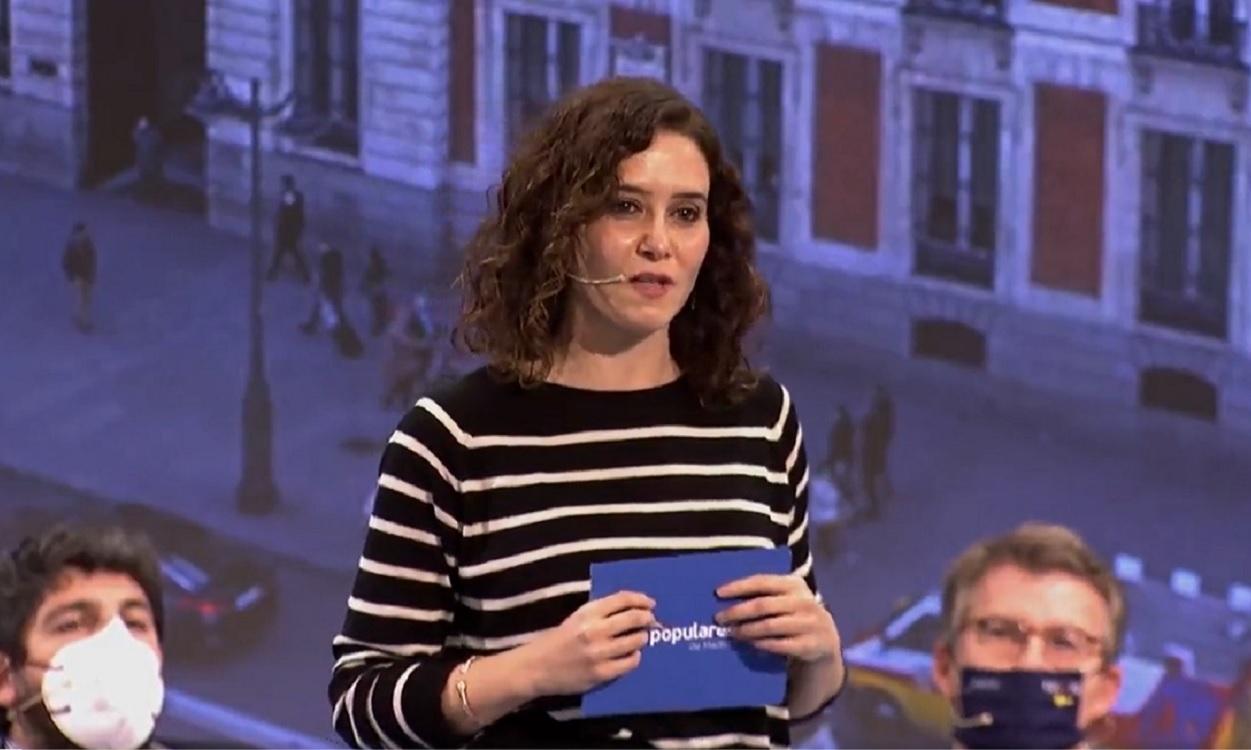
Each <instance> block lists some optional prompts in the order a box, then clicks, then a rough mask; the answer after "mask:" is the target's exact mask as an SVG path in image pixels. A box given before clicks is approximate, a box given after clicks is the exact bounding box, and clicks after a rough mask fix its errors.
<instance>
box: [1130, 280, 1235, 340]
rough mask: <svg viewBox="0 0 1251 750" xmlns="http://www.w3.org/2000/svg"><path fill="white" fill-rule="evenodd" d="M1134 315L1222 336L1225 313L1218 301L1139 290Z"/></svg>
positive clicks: (1173, 293)
mask: <svg viewBox="0 0 1251 750" xmlns="http://www.w3.org/2000/svg"><path fill="white" fill-rule="evenodd" d="M1138 317H1139V319H1140V320H1142V321H1143V322H1144V323H1154V324H1156V325H1161V326H1166V327H1168V328H1173V329H1175V330H1179V331H1185V332H1187V333H1198V334H1201V335H1204V336H1211V337H1213V338H1217V339H1223V338H1225V336H1226V332H1227V329H1228V317H1229V316H1228V313H1227V311H1226V307H1225V305H1224V304H1222V303H1220V302H1216V301H1213V300H1208V299H1203V298H1197V297H1188V296H1184V295H1181V294H1178V293H1176V292H1167V291H1162V290H1159V289H1143V290H1142V294H1141V297H1140V299H1139V307H1138Z"/></svg>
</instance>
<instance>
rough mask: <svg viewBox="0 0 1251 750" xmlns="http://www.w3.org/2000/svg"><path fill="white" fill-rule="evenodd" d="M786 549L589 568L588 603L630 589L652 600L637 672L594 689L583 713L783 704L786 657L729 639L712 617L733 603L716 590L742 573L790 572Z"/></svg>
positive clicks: (604, 714)
mask: <svg viewBox="0 0 1251 750" xmlns="http://www.w3.org/2000/svg"><path fill="white" fill-rule="evenodd" d="M790 564H791V555H790V550H789V549H787V548H785V547H779V548H776V549H750V550H733V551H727V552H701V553H696V554H685V555H676V556H672V557H656V558H647V559H641V560H623V561H621V562H612V563H601V564H595V565H592V566H591V598H593V599H595V598H599V597H602V596H608V595H610V594H615V593H616V592H618V591H622V590H629V591H638V592H640V593H643V594H647V595H648V596H650V597H651V598H652V599H655V600H656V610H655V611H656V619H657V620H659V621H660V622H661V624H662V625H663V626H664V627H662V628H657V629H654V630H652V631H651V632H650V633H649V636H648V645H647V646H645V647H644V648H643V659H642V661H641V663H640V664H639V666H638V668H637V669H635V670H634V671H633V672H630V673H629V674H626V675H624V676H622V677H620V678H618V679H616V680H613V681H612V682H608V683H605V684H603V685H599V686H598V687H596V688H593V689H592V690H591V691H590V692H588V693H586V695H584V696H583V698H582V713H583V715H584V716H610V715H616V714H635V713H667V712H673V711H701V710H704V709H711V708H734V707H742V706H765V705H778V704H781V703H782V702H783V701H784V700H785V697H786V659H785V657H782V656H779V655H777V654H770V653H767V652H765V651H761V650H759V649H757V648H756V647H754V646H752V645H751V644H748V643H742V642H739V641H735V640H733V639H732V638H731V637H730V636H729V634H728V633H726V632H725V631H724V629H722V628H720V627H719V626H717V623H716V620H714V619H713V618H714V616H715V615H716V614H717V613H718V612H720V611H721V610H723V609H726V608H727V607H729V606H730V605H731V604H733V601H732V600H727V599H718V598H717V593H716V590H717V587H719V586H721V585H723V584H726V583H729V582H730V581H734V580H737V579H739V578H746V577H747V576H751V575H756V574H761V573H768V574H786V573H789V572H790Z"/></svg>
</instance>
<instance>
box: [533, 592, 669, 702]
mask: <svg viewBox="0 0 1251 750" xmlns="http://www.w3.org/2000/svg"><path fill="white" fill-rule="evenodd" d="M655 607H656V602H655V601H654V600H653V599H651V598H650V597H648V596H645V595H643V594H639V593H635V592H631V591H620V592H617V593H616V594H613V595H611V596H606V597H602V598H600V599H594V600H592V601H589V602H587V603H586V604H584V605H582V606H581V607H580V608H578V609H577V610H576V611H575V612H574V613H573V614H571V615H569V617H567V618H565V621H564V622H562V623H561V624H560V625H558V626H556V627H555V628H552V629H550V630H548V631H546V632H544V633H543V634H542V635H540V636H538V637H537V638H535V639H534V640H533V641H530V642H529V643H527V644H526V645H524V646H520V647H518V650H523V651H524V652H525V658H526V663H527V664H528V665H530V667H531V669H533V676H534V681H535V682H534V688H535V693H536V694H537V695H538V696H545V695H578V694H581V693H584V692H586V691H587V690H590V689H591V688H593V687H595V686H596V685H599V684H600V683H604V682H608V681H609V680H615V679H617V678H618V677H620V676H621V675H623V674H626V673H627V672H630V671H631V670H633V669H634V668H635V667H637V666H638V665H639V662H640V660H641V659H642V653H643V652H642V649H643V646H645V645H646V644H647V635H648V630H649V629H650V628H652V627H654V626H656V625H658V624H659V623H658V622H657V621H656V617H655V615H654V614H653V613H652V611H653V609H654V608H655Z"/></svg>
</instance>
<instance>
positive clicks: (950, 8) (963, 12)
mask: <svg viewBox="0 0 1251 750" xmlns="http://www.w3.org/2000/svg"><path fill="white" fill-rule="evenodd" d="M1004 4H1005V0H908V4H907V5H906V6H904V9H905V11H906V12H908V13H912V14H916V15H926V16H936V17H939V18H949V19H953V20H957V21H970V22H973V23H988V24H994V25H1001V24H1003V22H1004Z"/></svg>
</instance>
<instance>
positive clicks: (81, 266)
mask: <svg viewBox="0 0 1251 750" xmlns="http://www.w3.org/2000/svg"><path fill="white" fill-rule="evenodd" d="M61 270H62V271H64V272H65V278H66V279H67V280H68V281H69V283H70V285H71V286H72V287H73V289H74V295H75V296H74V299H75V306H74V324H75V325H77V326H78V330H80V331H82V332H83V333H89V332H90V331H91V330H92V322H91V295H92V292H93V290H94V289H95V284H96V245H95V243H94V242H92V240H91V235H90V234H89V233H88V232H87V225H86V224H84V223H82V222H81V221H80V222H78V223H77V224H75V225H74V229H73V231H72V232H70V237H69V240H68V241H66V243H65V252H64V253H63V254H62V255H61Z"/></svg>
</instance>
